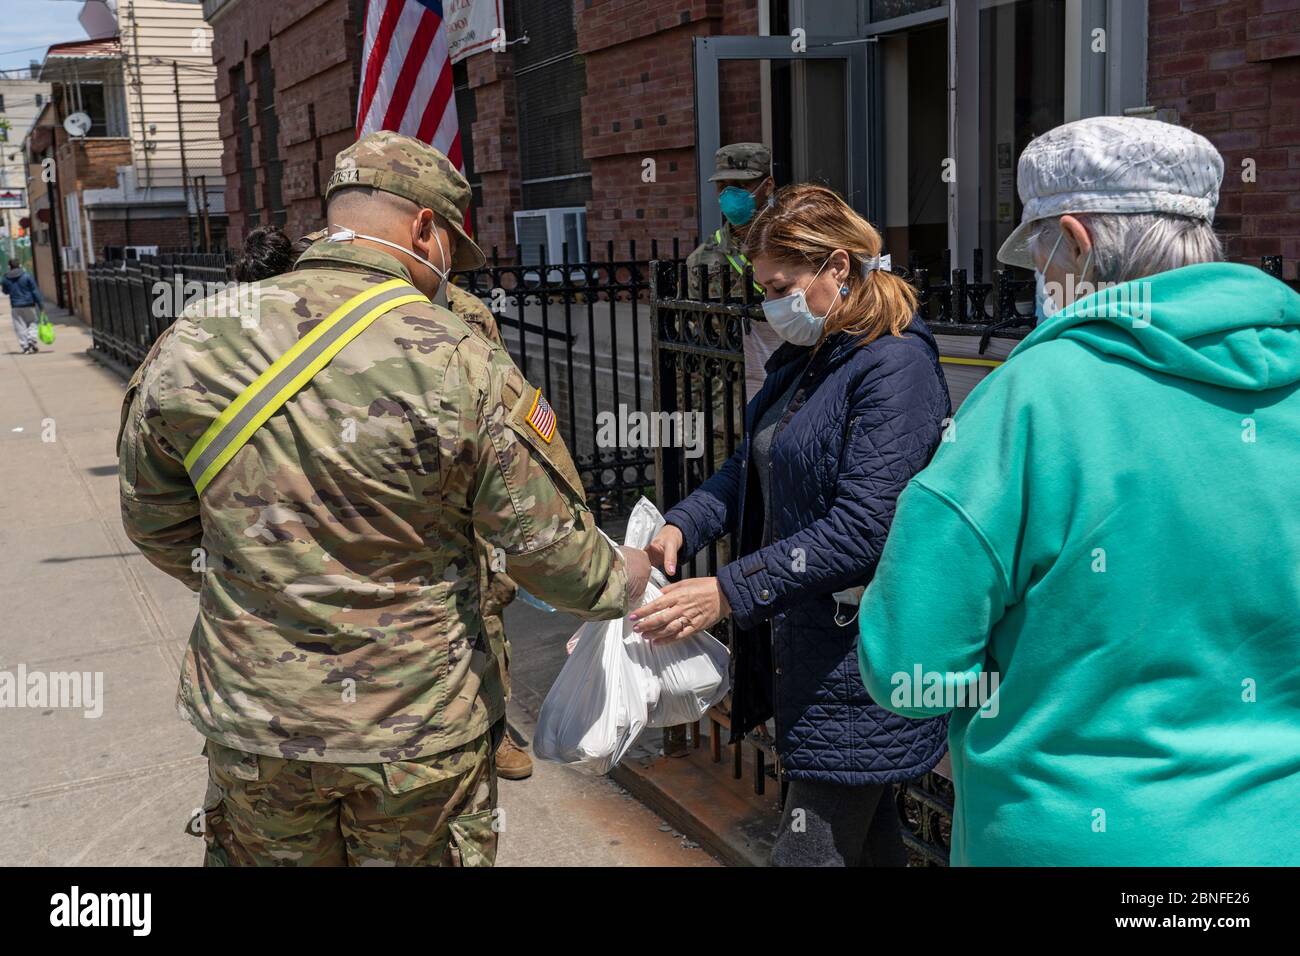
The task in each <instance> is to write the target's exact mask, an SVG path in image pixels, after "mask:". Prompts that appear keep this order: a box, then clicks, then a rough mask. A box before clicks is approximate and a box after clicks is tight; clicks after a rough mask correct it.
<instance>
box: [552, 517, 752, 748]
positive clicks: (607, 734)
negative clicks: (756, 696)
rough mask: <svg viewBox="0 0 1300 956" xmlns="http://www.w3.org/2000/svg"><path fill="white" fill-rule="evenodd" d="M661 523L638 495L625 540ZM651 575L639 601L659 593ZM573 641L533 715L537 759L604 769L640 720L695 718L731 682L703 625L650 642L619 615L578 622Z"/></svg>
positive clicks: (724, 656)
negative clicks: (695, 631) (613, 618)
mask: <svg viewBox="0 0 1300 956" xmlns="http://www.w3.org/2000/svg"><path fill="white" fill-rule="evenodd" d="M663 524H664V520H663V516H662V515H660V514H659V510H658V509H657V508H656V507H655V506H654V505H653V504H652V503H651V502H650V501H648V500H647V499H645V498H642V499H641V500H640V501H638V502H637V503H636V507H634V508H633V509H632V514H631V516H630V517H629V518H628V525H627V533H626V535H625V536H624V543H625V544H627V545H629V546H630V547H634V548H644V547H645V546H646V545H648V544H649V543H650V541H651V540H653V538H654V536H655V535H656V534H657V533H658V532H659V529H660V528H662V527H663ZM653 575H654V576H655V579H656V580H655V581H652V583H650V584H649V585H647V586H646V593H645V596H644V597H643V598H642V602H641V603H642V604H644V603H647V602H649V601H653V600H654V599H655V598H657V597H659V595H660V594H661V593H662V592H661V591H660V586H661V585H662V584H664V583H665V582H664V579H663V577H662V576H661V575H659V572H657V571H655V572H653ZM656 581H657V583H656ZM574 641H576V646H574V647H573V649H572V653H571V654H570V655H569V659H568V660H567V661H566V662H565V664H564V667H563V668H562V669H561V670H560V674H559V676H558V677H557V678H556V679H555V683H554V684H553V685H552V687H551V690H550V692H549V693H548V694H547V695H546V700H545V702H544V703H543V704H542V710H541V713H540V714H539V715H538V719H537V730H536V732H535V733H534V735H533V752H534V753H535V754H536V755H537V756H538V757H540V758H541V759H543V760H553V761H557V762H559V763H567V764H570V765H572V766H575V767H577V768H578V769H580V770H586V771H589V772H591V773H608V772H609V770H610V769H611V768H612V767H614V765H615V764H617V763H618V762H619V760H621V759H622V758H623V755H624V754H626V753H627V751H628V749H629V748H630V747H631V746H632V743H633V742H634V741H635V740H636V738H637V736H638V735H639V734H640V733H641V731H642V730H644V729H645V728H646V727H672V726H675V725H678V724H688V723H693V722H694V721H696V720H699V719H700V718H701V717H703V716H704V714H705V713H706V712H707V711H708V709H709V708H710V707H712V706H713V705H714V704H716V703H717V702H718V701H720V700H721V699H722V698H723V697H724V696H725V695H726V693H727V690H728V689H729V680H728V664H729V660H728V658H729V653H728V651H727V648H726V646H725V645H723V644H722V643H721V642H719V641H718V640H717V639H715V638H714V637H713V636H712V635H710V634H707V633H705V632H703V631H701V632H700V633H698V634H693V635H691V636H690V637H688V638H684V639H682V640H678V641H668V642H650V641H646V640H644V639H643V638H642V637H641V635H639V634H637V633H636V632H635V631H633V630H632V625H631V624H630V623H629V622H628V621H627V620H626V619H624V620H622V621H603V622H596V623H591V624H584V625H583V626H582V627H581V628H579V630H578V633H577V634H575V635H574V637H573V640H572V641H570V644H571V645H573V643H574Z"/></svg>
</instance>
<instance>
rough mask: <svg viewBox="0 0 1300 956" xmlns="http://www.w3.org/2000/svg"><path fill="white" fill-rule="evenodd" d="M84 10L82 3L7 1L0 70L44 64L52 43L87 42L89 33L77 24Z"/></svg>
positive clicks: (67, 0) (0, 42) (78, 0)
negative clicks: (41, 62)
mask: <svg viewBox="0 0 1300 956" xmlns="http://www.w3.org/2000/svg"><path fill="white" fill-rule="evenodd" d="M81 6H82V5H81V0H4V17H3V22H4V30H3V31H0V69H13V68H14V67H18V66H26V65H27V64H28V63H30V62H31V61H32V60H43V59H45V50H46V48H47V47H49V45H50V44H52V43H66V42H67V41H69V40H84V39H85V38H86V31H85V30H83V29H82V28H81V24H80V23H78V22H77V15H78V14H80V13H81ZM25 47H34V49H22V48H25Z"/></svg>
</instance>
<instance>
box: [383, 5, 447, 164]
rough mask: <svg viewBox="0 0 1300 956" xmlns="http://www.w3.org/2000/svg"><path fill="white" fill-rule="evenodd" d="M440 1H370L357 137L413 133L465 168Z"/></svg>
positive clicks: (408, 134) (410, 134)
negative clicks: (376, 132) (382, 132)
mask: <svg viewBox="0 0 1300 956" xmlns="http://www.w3.org/2000/svg"><path fill="white" fill-rule="evenodd" d="M442 7H443V5H442V2H441V0H369V3H368V5H367V7H366V43H365V50H364V53H363V55H362V58H361V63H362V68H361V96H360V98H359V99H358V101H357V138H358V139H360V138H361V137H362V136H364V135H365V134H366V133H370V132H373V131H374V130H377V129H388V130H394V131H396V132H398V133H404V134H406V135H407V136H414V137H415V138H416V139H419V140H423V141H424V142H426V143H429V144H430V145H431V146H433V148H434V149H436V150H438V151H439V152H440V153H442V154H443V155H444V156H446V157H447V158H448V159H449V160H451V162H452V163H453V164H454V165H455V166H456V168H457V169H459V170H461V171H462V172H464V170H465V165H464V156H463V154H462V153H461V146H460V123H459V122H458V121H457V119H456V97H455V95H454V92H453V90H452V80H451V57H450V56H449V55H448V50H447V28H446V25H445V23H444V21H443V10H442Z"/></svg>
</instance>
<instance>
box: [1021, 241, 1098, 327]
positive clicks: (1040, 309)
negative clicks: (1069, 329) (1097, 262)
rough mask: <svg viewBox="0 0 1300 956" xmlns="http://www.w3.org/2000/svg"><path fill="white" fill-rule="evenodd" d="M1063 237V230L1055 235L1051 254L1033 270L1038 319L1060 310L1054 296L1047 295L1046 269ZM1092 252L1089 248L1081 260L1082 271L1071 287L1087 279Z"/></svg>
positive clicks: (1054, 256) (1059, 305)
mask: <svg viewBox="0 0 1300 956" xmlns="http://www.w3.org/2000/svg"><path fill="white" fill-rule="evenodd" d="M1064 238H1065V233H1064V232H1061V233H1060V234H1058V235H1057V237H1056V244H1055V245H1054V246H1052V254H1051V255H1049V256H1048V257H1047V261H1046V262H1045V263H1043V268H1042V269H1035V270H1034V296H1035V298H1034V301H1035V309H1034V311H1035V313H1036V314H1037V316H1038V319H1039V320H1040V321H1041V320H1042V319H1045V318H1047V319H1050V318H1051V317H1052V316H1053V315H1055V314H1056V313H1057V312H1059V311H1061V303H1059V302H1057V301H1056V297H1055V296H1053V295H1049V294H1048V292H1047V270H1048V269H1049V268H1050V267H1051V265H1052V260H1053V259H1055V258H1056V251H1057V250H1058V249H1060V248H1061V240H1062V239H1064ZM1092 253H1093V250H1092V249H1089V250H1088V258H1086V259H1084V260H1083V271H1081V272H1080V273H1079V279H1078V283H1074V284H1073V287H1077V285H1078V284H1080V283H1083V282H1085V281H1086V280H1087V278H1088V270H1089V269H1090V268H1092Z"/></svg>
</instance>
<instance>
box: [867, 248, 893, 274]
mask: <svg viewBox="0 0 1300 956" xmlns="http://www.w3.org/2000/svg"><path fill="white" fill-rule="evenodd" d="M877 269H879V270H882V271H884V272H893V271H894V259H893V256H890V255H888V254H886V255H882V256H872V257H871V258H870V259H865V260H863V262H862V277H863V278H866V277H867V275H868V273H871V272H875V271H876V270H877Z"/></svg>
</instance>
